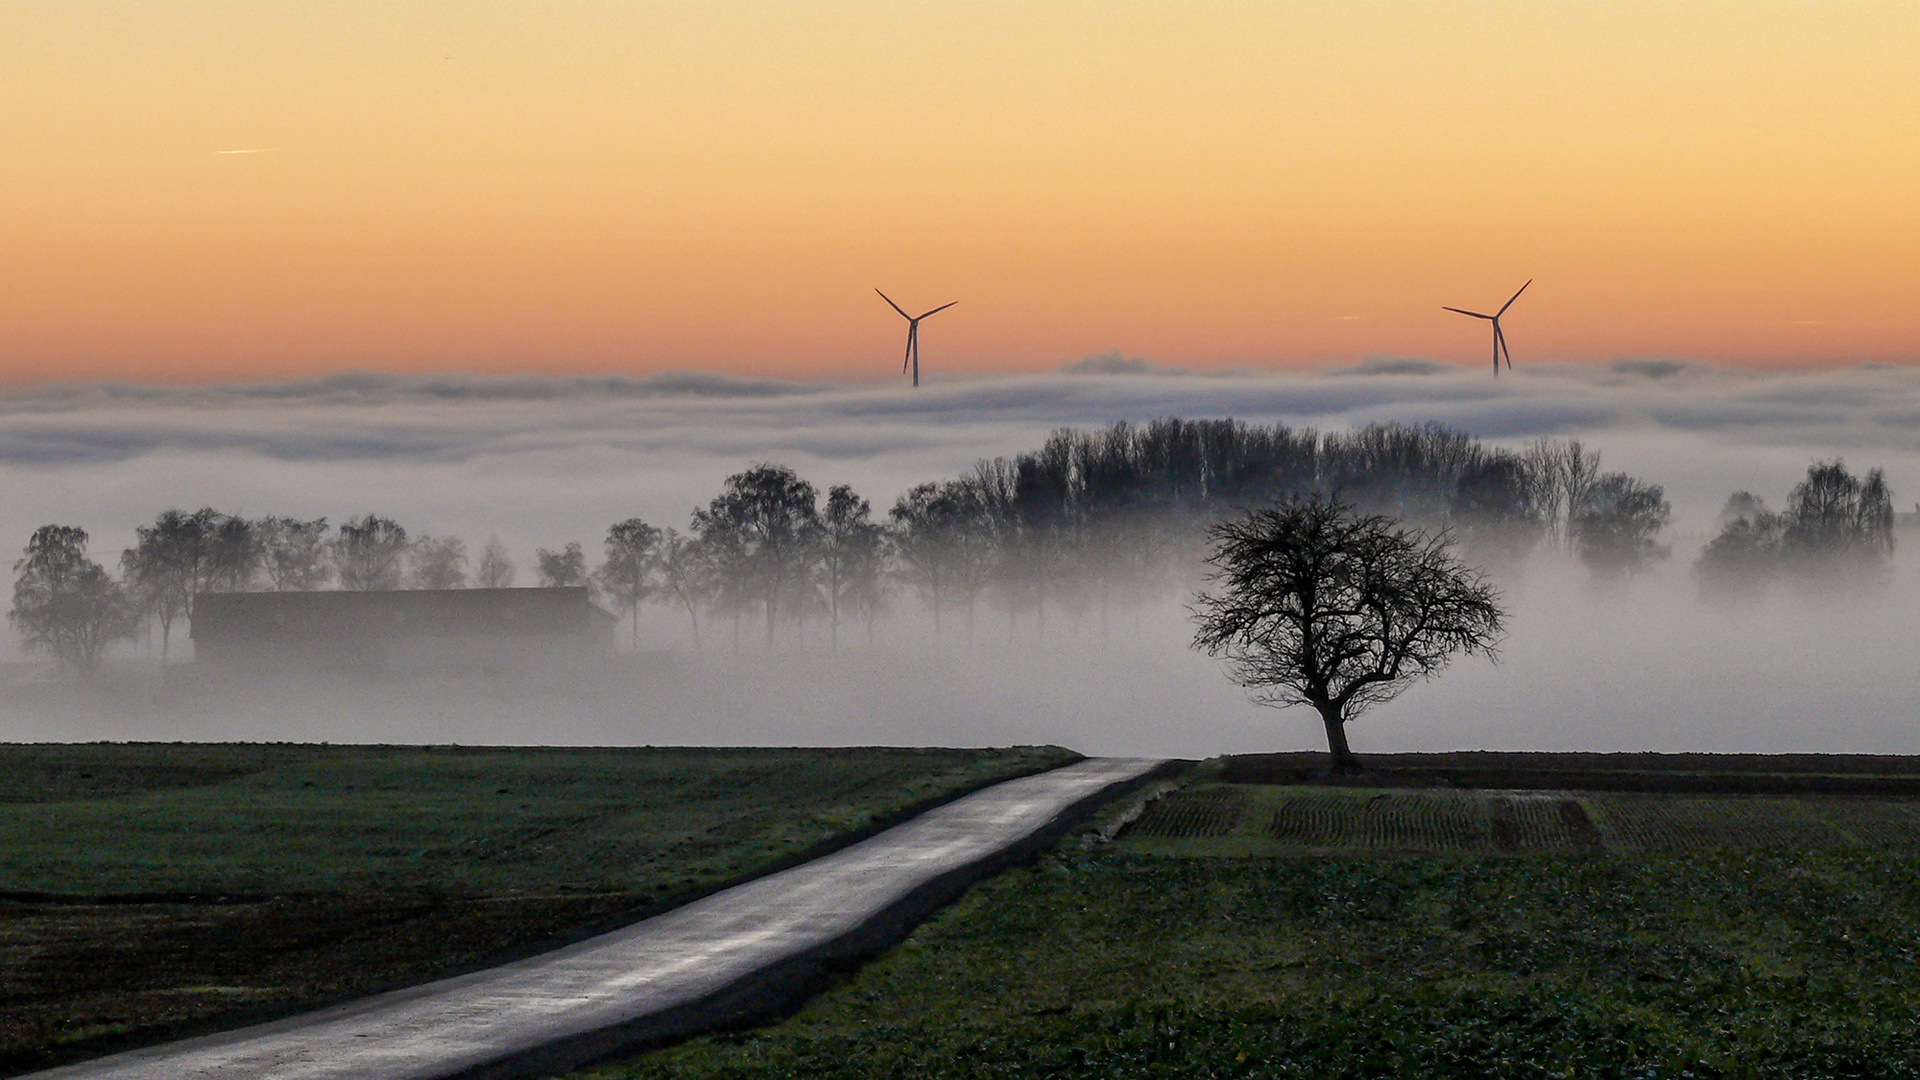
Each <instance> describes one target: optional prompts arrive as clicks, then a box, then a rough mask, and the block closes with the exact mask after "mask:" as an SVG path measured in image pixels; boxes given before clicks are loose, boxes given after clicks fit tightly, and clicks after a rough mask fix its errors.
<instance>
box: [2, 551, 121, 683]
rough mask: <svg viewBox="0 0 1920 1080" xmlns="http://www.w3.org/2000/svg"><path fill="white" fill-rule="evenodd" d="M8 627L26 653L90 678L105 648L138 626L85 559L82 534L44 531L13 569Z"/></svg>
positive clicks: (113, 587) (112, 586)
mask: <svg viewBox="0 0 1920 1080" xmlns="http://www.w3.org/2000/svg"><path fill="white" fill-rule="evenodd" d="M13 570H14V573H15V575H16V577H15V579H14V583H13V607H12V609H11V610H9V611H8V612H7V619H8V621H10V622H12V623H13V625H14V627H15V628H16V629H18V630H19V631H20V635H21V637H22V638H23V639H24V640H23V643H24V644H25V645H26V647H27V648H29V649H45V650H46V651H48V652H50V653H52V654H53V657H54V659H55V660H56V661H57V662H58V663H60V664H61V665H62V666H64V667H67V668H69V669H71V670H73V671H74V672H76V673H78V674H79V675H80V676H81V677H82V678H86V677H90V676H92V675H93V673H94V672H96V671H98V670H99V668H100V660H101V658H102V657H103V656H104V655H105V653H106V648H107V646H108V645H109V644H111V643H112V642H113V641H115V640H117V639H119V638H125V637H132V636H133V633H134V630H135V628H136V627H137V626H138V625H139V617H138V615H137V614H136V611H135V608H134V605H133V604H132V603H131V602H130V601H129V600H128V598H127V594H126V591H125V590H124V589H122V588H121V587H120V585H119V584H118V583H117V582H115V581H114V580H113V579H112V578H110V577H108V576H107V572H106V570H105V569H104V568H103V567H101V565H100V564H99V563H97V562H94V561H93V560H92V559H89V558H87V533H86V530H84V529H80V528H76V527H74V526H71V525H43V526H41V527H40V528H38V529H36V530H34V533H33V538H32V539H30V540H28V541H27V549H26V554H25V557H23V558H22V559H20V560H19V561H18V562H16V563H14V564H13Z"/></svg>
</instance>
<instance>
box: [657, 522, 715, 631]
mask: <svg viewBox="0 0 1920 1080" xmlns="http://www.w3.org/2000/svg"><path fill="white" fill-rule="evenodd" d="M655 552H656V554H655V556H654V570H655V573H657V574H658V575H659V576H658V582H659V584H658V587H657V590H656V591H655V593H654V595H655V596H656V597H658V598H659V599H660V601H661V602H662V603H668V604H673V605H674V606H675V607H678V608H680V609H682V610H683V611H685V612H686V613H687V622H688V623H689V624H690V625H691V626H692V627H693V647H694V649H695V650H698V649H700V647H701V644H700V605H701V604H704V603H706V602H707V598H708V595H709V592H710V581H711V578H710V575H709V574H708V570H707V563H706V559H705V558H704V557H703V556H702V553H701V551H700V544H699V542H698V541H696V540H694V539H693V538H692V537H690V536H682V535H680V533H679V531H678V530H675V529H668V530H666V531H665V532H664V533H662V534H660V542H659V544H658V546H657V547H656V548H655Z"/></svg>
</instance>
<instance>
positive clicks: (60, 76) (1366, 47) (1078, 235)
mask: <svg viewBox="0 0 1920 1080" xmlns="http://www.w3.org/2000/svg"><path fill="white" fill-rule="evenodd" d="M0 41H5V42H6V43H7V47H6V54H7V63H6V64H5V65H0V191H4V192H5V201H4V203H3V204H0V206H4V209H0V365H4V372H5V374H6V376H7V377H8V378H11V379H14V380H23V379H41V378H48V377H76V378H87V377H103V376H105V377H135V378H161V379H169V378H192V379H207V378H234V377H242V378H260V377H277V376H284V375H293V374H303V373H312V372H320V371H328V370H335V369H340V368H373V369H386V370H419V369H465V370H478V371H569V372H572V371H593V372H599V371H635V372H644V371H653V370H659V369H663V368H683V367H695V368H705V369H712V370H720V371H727V372H733V373H738V374H772V375H795V376H798V375H821V374H826V375H834V376H857V375H867V374H870V375H875V376H886V375H888V374H889V372H895V373H897V370H898V369H897V367H892V368H890V367H889V365H890V364H897V363H898V350H899V347H900V344H901V341H902V339H903V337H904V327H903V325H901V324H900V320H899V319H898V317H897V316H895V315H893V314H892V312H890V311H888V310H887V308H886V307H885V305H883V304H882V303H881V302H880V300H879V298H878V297H875V296H874V295H873V291H872V290H873V288H874V287H875V286H879V287H881V288H884V289H886V290H887V291H888V292H889V293H890V294H892V295H893V296H894V297H895V299H898V300H900V301H901V303H902V304H904V305H906V306H908V307H909V308H914V309H916V310H917V309H920V308H927V307H933V306H936V305H938V304H941V303H944V302H946V301H948V300H959V301H960V304H959V306H958V307H956V308H954V309H953V310H952V311H949V312H945V313H943V314H941V315H940V316H938V317H936V318H935V319H933V320H929V321H928V323H927V324H926V327H925V328H924V331H923V353H924V356H925V360H926V365H927V367H928V369H929V371H930V372H983V371H1006V370H1034V369H1042V368H1048V367H1052V366H1054V365H1057V364H1059V363H1062V362H1065V361H1072V360H1077V359H1079V358H1081V357H1084V356H1087V355H1090V354H1095V353H1105V352H1109V351H1112V350H1115V349H1118V350H1121V351H1122V352H1124V353H1125V354H1126V355H1128V356H1144V357H1148V358H1151V359H1155V360H1159V361H1162V362H1166V363H1171V364H1180V365H1186V366H1197V367H1206V366H1222V365H1276V366H1308V365H1321V364H1327V363H1333V362H1345V361H1353V360H1357V359H1360V358H1363V357H1368V356H1377V355H1395V356H1430V357H1438V358H1442V359H1448V360H1457V361H1460V362H1463V363H1471V362H1484V360H1483V357H1484V354H1485V350H1486V347H1487V335H1486V332H1485V328H1484V326H1483V325H1479V324H1475V323H1473V322H1471V321H1470V320H1467V319H1465V318H1462V317H1460V316H1456V315H1449V314H1447V313H1445V312H1442V311H1440V310H1439V305H1441V304H1453V305H1458V306H1463V307H1477V308H1481V309H1482V310H1485V309H1486V307H1485V306H1488V305H1492V306H1497V305H1498V304H1499V303H1500V302H1501V301H1502V300H1504V299H1505V297H1506V296H1507V295H1508V294H1510V293H1511V292H1512V291H1513V289H1515V288H1517V287H1518V286H1519V285H1520V283H1521V282H1522V281H1524V280H1526V279H1527V278H1529V277H1532V278H1535V279H1536V283H1535V285H1534V286H1533V288H1532V289H1531V290H1529V292H1528V293H1527V295H1526V296H1525V297H1524V298H1522V300H1521V301H1520V303H1519V304H1517V305H1516V306H1515V308H1514V310H1513V312H1512V314H1510V315H1509V316H1508V319H1507V325H1508V331H1509V337H1510V340H1511V342H1512V345H1513V348H1514V352H1515V356H1516V362H1518V363H1522V364H1524V363H1526V362H1528V361H1531V360H1545V359H1556V360H1586V359H1602V360H1604V359H1611V358H1615V357H1620V356H1672V357H1681V358H1691V359H1703V360H1715V361H1722V362H1731V363H1746V364H1755V365H1773V364H1787V363H1809V362H1812V363H1833V362H1852V361H1867V360H1877V361H1913V360H1916V359H1920V302H1917V297H1916V282H1920V5H1915V4H1913V3H1910V2H1900V3H1887V4H1854V3H1840V2H1829V3H1818V4H1815V3H1792V4H1785V3H1773V4H1768V3H1756V2H1739V3H1707V2H1695V3H1676V2H1665V0H1663V2H1660V3H1647V4H1628V3H1607V4H1599V3H1575V2H1567V3H1544V2H1531V0H1530V2H1525V3H1486V2H1474V0H1456V2H1451V3H1440V2H1420V3H1397V4H1368V3H1346V2H1342V3H1331V2H1330V3H1312V4H1305V3H1280V2H1259V3H1198V2H1191V0H1189V2H1181V3H1156V4H1140V3H1120V2H1103V3H1045V2H1040V0H1021V2H1015V3H976V2H967V3H961V2H957V0H956V2H953V3H938V4H936V3H915V4H907V3H896V4H879V3H834V2H807V3H792V2H784V0H783V2H778V3H775V2H764V3H721V2H710V0H702V2H697V3H693V2H690V3H685V4H667V3H653V4H643V3H604V4H603V3H587V2H566V3H561V2H554V3H525V4H488V3H480V2H466V3H460V4H442V3H434V4H411V3H400V2H394V0H382V2H378V3H291V2H284V0H250V2H246V3H211V2H189V0H169V2H167V3H145V2H142V3H104V2H103V3H84V4H82V3H73V2H71V0H49V2H44V3H42V2H30V0H9V2H8V3H7V4H6V5H4V6H3V7H0ZM232 150H259V151H260V152H258V153H244V154H242V153H221V151H232Z"/></svg>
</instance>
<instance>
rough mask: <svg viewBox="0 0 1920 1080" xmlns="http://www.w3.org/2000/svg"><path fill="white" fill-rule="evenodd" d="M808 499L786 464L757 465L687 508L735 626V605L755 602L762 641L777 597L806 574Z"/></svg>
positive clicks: (809, 492)
mask: <svg viewBox="0 0 1920 1080" xmlns="http://www.w3.org/2000/svg"><path fill="white" fill-rule="evenodd" d="M815 503H816V496H815V493H814V489H813V485H812V484H809V483H807V482H806V481H805V480H802V479H800V477H799V476H797V475H796V474H795V473H794V471H793V470H792V469H789V468H787V467H786V466H784V465H768V464H762V465H756V466H754V467H753V468H751V469H748V470H747V471H746V472H742V473H736V474H734V475H732V476H729V477H727V481H726V484H725V486H724V487H723V488H722V490H721V492H720V494H719V495H718V496H717V497H716V498H715V499H714V500H713V502H712V503H710V504H709V505H708V507H707V508H706V509H705V510H699V511H695V512H694V516H693V528H694V532H695V533H696V534H697V535H698V536H699V537H700V543H701V545H702V546H703V547H704V548H705V549H706V550H707V552H708V554H709V557H710V558H711V560H712V561H711V562H710V563H709V565H710V566H711V567H712V568H713V570H714V572H715V573H716V575H717V576H718V578H719V586H720V588H719V596H720V597H721V598H722V599H723V602H726V603H730V604H731V605H732V607H733V611H734V614H735V620H736V622H735V625H736V628H737V626H738V617H739V612H740V610H741V606H742V605H744V604H745V603H748V602H754V603H757V604H758V605H759V606H760V607H761V609H762V610H763V611H764V612H765V613H766V619H767V644H768V645H772V644H773V632H774V625H775V623H776V621H777V620H778V618H779V615H780V607H781V601H782V600H783V599H784V598H786V597H787V596H788V595H789V593H790V592H791V591H792V589H793V587H794V585H795V583H796V582H800V581H805V580H807V579H808V578H809V577H811V576H812V569H813V558H814V531H815V527H816V522H817V518H818V516H819V510H818V508H817V507H816V505H815ZM737 636H738V635H737V632H736V638H737Z"/></svg>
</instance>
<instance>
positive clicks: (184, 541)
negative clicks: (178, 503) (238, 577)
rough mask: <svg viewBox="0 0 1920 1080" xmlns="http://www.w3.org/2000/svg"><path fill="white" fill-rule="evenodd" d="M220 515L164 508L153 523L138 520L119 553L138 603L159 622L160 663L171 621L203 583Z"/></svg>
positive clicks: (167, 646) (167, 644) (170, 637)
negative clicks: (131, 543)
mask: <svg viewBox="0 0 1920 1080" xmlns="http://www.w3.org/2000/svg"><path fill="white" fill-rule="evenodd" d="M221 516H222V515H221V514H219V513H218V512H216V511H214V510H212V509H202V510H197V511H195V512H194V513H191V514H188V513H183V512H181V511H179V510H166V511H163V512H162V513H161V514H160V516H159V517H158V518H156V519H154V523H153V524H152V525H141V526H137V527H136V528H135V529H134V536H135V537H136V540H135V543H134V546H133V547H130V548H128V549H126V550H125V551H123V552H121V553H120V572H121V574H122V575H123V576H124V577H125V578H126V581H127V583H128V585H129V587H130V591H131V594H132V597H133V601H134V603H135V606H136V608H137V609H138V610H141V611H144V612H146V613H148V614H150V615H152V616H153V618H154V619H155V621H157V622H159V624H160V662H161V663H162V664H163V665H164V664H165V663H167V661H168V659H169V657H170V654H171V651H172V643H173V624H174V622H175V621H176V620H178V619H179V618H180V617H181V616H183V615H186V614H187V613H188V611H189V609H191V607H192V606H193V598H194V596H195V595H197V594H198V593H199V592H200V591H201V590H203V589H205V588H206V586H207V579H208V577H209V570H210V567H211V565H212V561H213V560H212V557H211V552H210V549H211V547H212V544H211V542H210V537H211V534H212V533H213V532H214V530H215V529H216V528H217V527H218V525H219V521H220V518H221ZM83 542H84V541H83Z"/></svg>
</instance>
